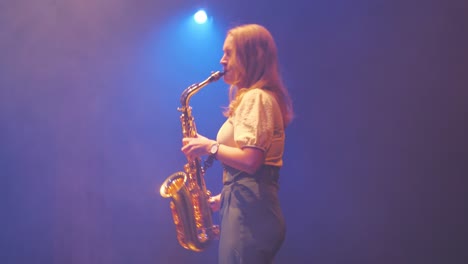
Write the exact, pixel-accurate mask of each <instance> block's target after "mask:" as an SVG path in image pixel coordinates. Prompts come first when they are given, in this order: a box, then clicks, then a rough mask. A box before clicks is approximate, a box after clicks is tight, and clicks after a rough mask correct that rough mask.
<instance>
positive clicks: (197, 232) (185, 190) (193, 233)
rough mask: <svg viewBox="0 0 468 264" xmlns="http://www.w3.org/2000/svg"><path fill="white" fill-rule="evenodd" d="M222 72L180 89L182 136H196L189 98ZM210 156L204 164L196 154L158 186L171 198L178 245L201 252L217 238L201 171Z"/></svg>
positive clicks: (203, 169)
mask: <svg viewBox="0 0 468 264" xmlns="http://www.w3.org/2000/svg"><path fill="white" fill-rule="evenodd" d="M223 74H224V73H223V72H220V71H217V72H214V73H212V74H211V75H210V76H209V77H208V78H207V79H206V80H204V81H202V82H200V83H195V84H192V85H191V86H189V87H187V88H186V89H185V90H184V91H183V92H182V95H181V97H180V103H181V106H180V107H179V108H178V109H177V110H178V111H180V112H181V113H182V114H181V116H180V121H181V123H182V134H183V137H196V136H197V129H196V127H195V122H194V118H193V116H192V108H191V107H190V106H189V101H190V98H191V97H192V95H194V94H195V93H197V92H198V91H200V90H201V89H202V88H203V87H205V86H206V85H208V84H209V83H211V82H215V81H217V80H219V79H220V78H221V76H223ZM210 158H211V159H210ZM210 158H209V159H208V160H207V161H206V162H205V164H204V167H202V164H201V159H200V158H198V157H197V158H195V159H193V160H188V163H186V164H185V165H184V171H179V172H176V173H173V174H172V175H170V176H169V177H167V179H166V180H165V181H164V182H163V184H162V185H161V188H160V194H161V196H162V197H164V198H171V201H170V208H171V212H172V218H173V220H174V224H175V227H176V232H177V240H178V241H179V244H180V245H181V246H182V247H184V248H186V249H188V250H192V251H196V252H201V251H203V250H204V249H206V248H207V246H208V245H209V244H210V242H211V241H212V240H214V239H218V237H219V226H217V225H213V220H212V216H211V215H212V211H211V207H210V205H209V202H208V199H209V197H210V195H211V194H210V192H209V191H208V190H207V189H206V184H205V180H204V174H205V170H206V168H207V167H208V166H210V165H211V163H212V162H213V159H212V157H210Z"/></svg>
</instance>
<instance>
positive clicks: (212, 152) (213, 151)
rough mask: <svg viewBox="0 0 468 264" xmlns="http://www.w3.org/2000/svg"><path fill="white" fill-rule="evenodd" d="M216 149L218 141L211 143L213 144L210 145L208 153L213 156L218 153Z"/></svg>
mask: <svg viewBox="0 0 468 264" xmlns="http://www.w3.org/2000/svg"><path fill="white" fill-rule="evenodd" d="M218 149H219V143H218V142H215V143H213V145H211V147H210V154H211V155H213V156H215V155H216V153H218Z"/></svg>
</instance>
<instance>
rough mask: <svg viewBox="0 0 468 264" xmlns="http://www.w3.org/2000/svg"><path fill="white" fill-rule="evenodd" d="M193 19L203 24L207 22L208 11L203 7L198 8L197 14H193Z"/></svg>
mask: <svg viewBox="0 0 468 264" xmlns="http://www.w3.org/2000/svg"><path fill="white" fill-rule="evenodd" d="M193 19H194V20H195V22H197V23H198V24H203V23H205V22H206V20H207V19H208V16H207V15H206V12H205V10H203V9H200V10H198V11H197V12H196V13H195V15H194V16H193Z"/></svg>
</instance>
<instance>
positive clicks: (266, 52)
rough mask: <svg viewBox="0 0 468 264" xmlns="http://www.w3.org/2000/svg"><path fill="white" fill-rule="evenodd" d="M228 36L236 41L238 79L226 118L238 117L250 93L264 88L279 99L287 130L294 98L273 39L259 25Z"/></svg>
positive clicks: (234, 53)
mask: <svg viewBox="0 0 468 264" xmlns="http://www.w3.org/2000/svg"><path fill="white" fill-rule="evenodd" d="M227 34H228V36H232V39H233V50H232V55H231V56H232V58H233V59H232V60H231V62H230V67H229V68H230V70H232V71H233V73H234V74H235V75H234V81H233V82H232V85H231V87H230V88H229V101H230V103H229V107H228V108H227V110H226V111H225V113H224V114H225V115H226V116H231V115H232V114H233V113H234V111H235V109H236V107H237V106H238V105H239V102H240V101H241V99H242V96H243V94H244V93H245V92H246V91H247V90H249V89H251V88H261V89H264V90H267V91H271V92H272V93H273V94H274V95H275V97H276V100H277V101H278V104H279V106H280V108H281V112H282V114H283V122H284V127H286V126H287V125H288V124H289V123H290V122H291V121H292V118H293V115H294V114H293V108H292V102H291V98H290V97H289V94H288V91H287V89H286V87H285V86H284V85H283V82H282V80H281V75H280V72H279V65H278V55H277V48H276V44H275V41H274V40H273V37H272V35H271V34H270V32H269V31H268V30H267V29H266V28H264V27H263V26H260V25H256V24H248V25H242V26H238V27H235V28H233V29H231V30H229V31H228V33H227Z"/></svg>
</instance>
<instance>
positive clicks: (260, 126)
mask: <svg viewBox="0 0 468 264" xmlns="http://www.w3.org/2000/svg"><path fill="white" fill-rule="evenodd" d="M273 100H275V98H274V97H273V96H272V95H270V94H269V93H267V92H266V91H263V90H261V89H252V90H250V91H248V92H246V93H245V94H244V96H243V98H242V100H241V102H240V104H239V106H238V107H237V109H236V110H235V113H234V116H233V126H234V140H235V142H236V144H237V146H238V147H240V148H244V147H255V148H259V149H261V150H263V151H265V150H266V149H268V148H269V146H270V144H271V140H272V137H273V130H274V117H273V113H274V112H275V111H273V107H274V106H277V104H275V102H276V101H273Z"/></svg>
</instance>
